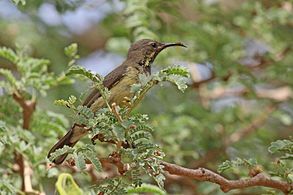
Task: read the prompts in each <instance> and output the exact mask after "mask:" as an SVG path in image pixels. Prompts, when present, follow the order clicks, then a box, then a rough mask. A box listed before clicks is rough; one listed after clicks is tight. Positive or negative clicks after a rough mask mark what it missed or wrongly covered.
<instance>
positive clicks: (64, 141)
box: [48, 128, 77, 164]
mask: <svg viewBox="0 0 293 195" xmlns="http://www.w3.org/2000/svg"><path fill="white" fill-rule="evenodd" d="M72 137H73V128H72V129H70V130H69V131H68V132H67V133H66V135H64V136H63V137H62V138H61V139H60V140H59V141H58V142H57V143H56V144H55V145H54V146H53V147H52V148H51V150H50V151H49V153H48V158H49V157H50V156H51V154H52V153H53V152H55V151H56V150H58V149H60V148H63V146H69V147H73V146H74V145H75V144H76V143H77V141H75V142H70V140H72ZM67 155H68V153H65V154H63V155H61V156H59V157H57V158H55V159H54V160H53V162H54V163H55V164H61V163H62V162H63V161H64V160H65V159H66V157H67Z"/></svg>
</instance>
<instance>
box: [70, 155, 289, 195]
mask: <svg viewBox="0 0 293 195" xmlns="http://www.w3.org/2000/svg"><path fill="white" fill-rule="evenodd" d="M70 161H71V162H70V164H71V165H72V166H74V164H75V163H74V160H73V159H71V160H70ZM100 161H101V162H102V165H103V167H104V166H105V165H106V164H108V163H111V164H113V165H115V166H116V167H117V170H118V172H119V174H120V176H121V175H124V174H125V173H126V172H127V171H129V170H130V169H131V165H129V164H123V163H122V161H121V158H120V156H119V154H112V155H110V156H109V157H108V158H101V159H100ZM87 163H90V162H89V161H87ZM161 165H163V166H164V168H163V170H164V171H166V174H171V175H174V176H180V177H185V178H189V179H195V180H199V181H209V182H211V183H215V184H218V185H219V186H220V188H221V190H222V191H223V192H229V191H231V190H234V189H243V188H248V187H254V186H263V187H270V188H274V189H278V190H281V191H282V192H283V193H285V194H288V193H289V192H291V191H292V190H293V184H290V183H287V182H284V181H279V180H275V179H272V178H271V177H270V176H268V175H266V174H265V173H263V172H261V173H258V174H255V175H253V176H252V177H250V178H247V179H239V180H229V179H226V178H225V177H223V176H221V175H220V174H218V173H216V172H213V171H211V170H209V169H205V168H197V169H189V168H185V167H182V166H179V165H176V164H171V163H168V162H165V161H161ZM119 174H118V175H117V174H111V177H117V176H119ZM107 176H110V175H109V174H108V175H107ZM107 176H106V177H105V178H104V179H107V178H108V177H107ZM99 179H103V177H102V178H99Z"/></svg>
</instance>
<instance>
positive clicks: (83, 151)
mask: <svg viewBox="0 0 293 195" xmlns="http://www.w3.org/2000/svg"><path fill="white" fill-rule="evenodd" d="M75 74H77V75H83V76H85V77H87V78H88V79H90V80H91V81H93V82H94V84H95V86H97V88H98V89H99V91H100V92H101V94H102V95H103V97H105V98H104V100H106V101H107V97H108V94H109V92H108V90H107V89H105V87H104V86H103V83H102V81H103V79H102V77H101V76H99V75H97V74H93V73H91V72H90V71H88V70H86V69H84V68H82V67H80V66H77V65H75V66H72V67H70V68H69V71H68V73H67V75H75ZM174 76H176V78H177V79H174ZM184 77H188V72H187V70H185V69H183V68H180V67H169V68H166V69H164V70H162V71H159V72H158V73H157V74H153V75H152V76H149V77H145V76H143V75H141V78H143V79H141V82H140V84H137V85H136V86H135V87H137V88H138V89H137V91H136V93H135V97H134V98H133V100H132V101H131V102H132V107H131V108H129V109H128V110H127V109H121V108H117V110H116V111H117V113H116V112H114V111H113V108H111V107H110V106H109V105H108V107H107V108H105V109H100V110H98V111H97V112H96V113H93V111H92V110H91V109H90V108H88V107H86V106H77V107H75V106H74V103H75V101H76V98H75V97H70V98H69V100H58V101H57V102H56V103H57V104H59V105H63V106H66V107H68V108H70V109H72V112H74V113H76V117H75V119H74V121H75V122H76V123H77V124H81V125H84V126H85V128H88V129H90V130H91V138H92V139H93V138H94V137H95V136H96V135H100V136H101V135H102V137H103V139H104V141H111V142H112V143H114V144H116V149H115V150H114V151H113V152H112V154H109V156H111V155H113V154H119V156H120V157H121V161H122V162H123V163H129V166H131V168H130V170H128V171H127V173H126V174H127V175H128V176H129V179H130V180H131V183H132V184H133V185H134V186H140V185H141V184H142V180H141V176H142V175H144V174H148V175H150V176H151V177H152V178H153V179H154V180H155V181H156V182H157V184H158V185H159V186H160V187H161V188H162V187H163V185H164V183H163V181H164V179H165V177H164V175H163V169H162V166H161V165H160V160H161V159H162V158H163V156H164V153H163V152H162V151H161V149H160V148H159V146H158V145H157V144H154V143H153V139H152V132H153V129H152V127H150V126H149V125H148V124H147V121H148V119H149V118H148V116H147V115H144V114H136V115H130V116H129V113H130V111H131V110H132V108H133V107H134V106H135V105H136V104H137V103H138V100H141V99H142V98H143V96H144V95H145V94H146V92H147V91H148V90H149V89H151V88H152V87H153V86H154V85H156V84H158V83H160V82H163V81H169V82H171V83H174V84H176V85H177V87H178V89H180V90H184V89H185V88H186V87H187V85H186V80H184V79H182V78H184ZM138 85H139V86H138ZM115 109H116V108H115ZM117 114H118V116H117ZM118 143H124V144H125V143H127V144H128V145H130V146H131V147H127V148H123V147H121V146H119V144H118ZM64 153H72V154H73V156H74V159H75V162H76V166H77V167H78V169H79V170H84V169H85V168H86V164H85V159H88V160H90V161H91V162H93V164H94V166H95V168H96V169H97V171H100V170H101V164H100V162H99V160H98V159H97V158H96V151H95V149H94V148H93V147H92V146H89V145H86V146H84V147H80V148H78V147H77V148H76V149H70V148H69V147H66V146H65V147H64V148H62V149H58V150H57V151H56V152H54V153H53V154H52V156H51V157H50V160H52V159H54V158H56V157H58V156H60V155H62V154H64ZM114 181H116V180H114ZM120 183H124V182H120V180H119V182H118V183H117V182H114V183H113V180H109V183H107V184H106V183H105V184H104V185H107V186H108V187H107V188H108V189H111V186H114V188H117V189H118V188H119V189H120V188H121V187H118V185H120ZM97 190H98V191H100V192H104V193H109V192H108V191H107V192H106V191H105V190H104V188H103V187H102V186H101V187H99V188H97ZM113 190H114V189H113ZM115 191H116V190H115ZM111 193H114V192H112V191H111Z"/></svg>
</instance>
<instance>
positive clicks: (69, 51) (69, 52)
mask: <svg viewBox="0 0 293 195" xmlns="http://www.w3.org/2000/svg"><path fill="white" fill-rule="evenodd" d="M77 51H78V45H77V43H72V44H70V45H69V46H67V47H65V48H64V53H65V55H66V56H67V57H70V58H72V57H74V56H76V55H77Z"/></svg>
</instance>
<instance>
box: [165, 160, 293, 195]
mask: <svg viewBox="0 0 293 195" xmlns="http://www.w3.org/2000/svg"><path fill="white" fill-rule="evenodd" d="M161 164H162V165H164V170H165V171H167V172H169V173H170V174H173V175H179V176H184V177H189V178H192V179H195V180H199V181H209V182H212V183H216V184H218V185H219V186H220V187H221V190H222V191H223V192H229V191H230V190H233V189H243V188H248V187H253V186H264V187H270V188H274V189H279V190H281V191H282V192H283V193H285V194H288V193H289V192H290V191H292V190H293V184H289V183H287V182H284V181H279V180H274V179H272V178H270V177H269V176H267V175H266V174H264V173H259V174H257V175H255V176H254V177H251V178H248V179H239V180H228V179H226V178H225V177H223V176H221V175H219V174H218V173H215V172H213V171H211V170H208V169H205V168H197V169H188V168H185V167H181V166H178V165H175V164H171V163H167V162H162V163H161Z"/></svg>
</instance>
